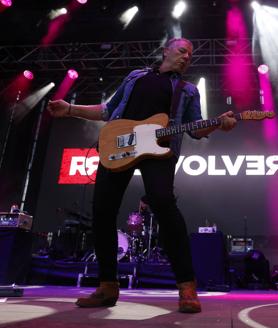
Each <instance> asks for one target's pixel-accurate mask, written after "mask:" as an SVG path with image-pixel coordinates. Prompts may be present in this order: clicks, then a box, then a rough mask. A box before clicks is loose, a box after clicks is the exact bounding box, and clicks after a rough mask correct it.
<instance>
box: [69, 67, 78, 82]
mask: <svg viewBox="0 0 278 328" xmlns="http://www.w3.org/2000/svg"><path fill="white" fill-rule="evenodd" d="M68 77H69V78H70V79H72V80H76V79H77V78H78V73H77V72H76V70H74V69H69V70H68Z"/></svg>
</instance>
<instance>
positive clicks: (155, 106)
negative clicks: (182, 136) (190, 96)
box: [123, 71, 172, 120]
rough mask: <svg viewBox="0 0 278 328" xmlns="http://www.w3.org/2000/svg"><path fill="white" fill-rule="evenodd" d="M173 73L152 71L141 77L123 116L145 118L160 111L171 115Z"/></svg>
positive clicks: (134, 118) (136, 83) (137, 118)
mask: <svg viewBox="0 0 278 328" xmlns="http://www.w3.org/2000/svg"><path fill="white" fill-rule="evenodd" d="M171 74H172V73H171V72H166V73H159V72H158V71H151V72H149V73H147V74H146V75H145V76H143V77H141V78H139V79H138V80H137V81H136V82H135V85H134V88H133V90H132V93H131V95H130V98H129V100H128V103H127V107H126V109H125V111H124V114H123V118H126V119H132V120H144V119H146V118H148V117H150V116H152V115H155V114H158V113H166V114H168V115H169V113H170V106H171V98H172V84H171V80H170V75H171Z"/></svg>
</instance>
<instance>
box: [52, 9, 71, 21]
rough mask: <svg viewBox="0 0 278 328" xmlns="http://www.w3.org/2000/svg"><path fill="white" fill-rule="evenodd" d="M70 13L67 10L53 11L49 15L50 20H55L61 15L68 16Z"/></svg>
mask: <svg viewBox="0 0 278 328" xmlns="http://www.w3.org/2000/svg"><path fill="white" fill-rule="evenodd" d="M67 13H68V10H67V8H60V9H55V10H54V9H53V10H51V11H50V13H49V14H48V17H49V19H55V18H57V17H59V16H61V15H66V14H67Z"/></svg>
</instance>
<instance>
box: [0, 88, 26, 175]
mask: <svg viewBox="0 0 278 328" xmlns="http://www.w3.org/2000/svg"><path fill="white" fill-rule="evenodd" d="M20 95H21V91H20V90H18V93H17V96H16V100H15V102H14V104H13V106H12V111H11V116H10V120H9V125H8V129H7V133H6V136H5V140H4V144H3V148H2V152H1V157H0V170H1V168H2V165H3V162H4V157H5V153H6V149H7V145H8V140H9V136H10V133H11V128H12V124H13V120H14V113H15V109H16V105H17V104H18V102H19V99H20Z"/></svg>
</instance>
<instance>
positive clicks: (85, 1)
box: [77, 0, 87, 5]
mask: <svg viewBox="0 0 278 328" xmlns="http://www.w3.org/2000/svg"><path fill="white" fill-rule="evenodd" d="M77 2H79V3H80V4H81V5H84V4H85V3H87V0H77Z"/></svg>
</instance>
